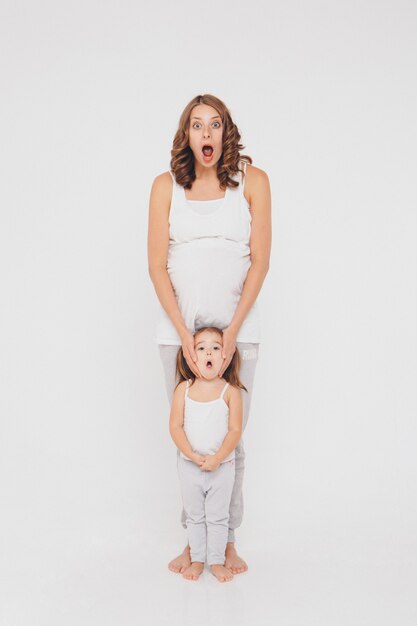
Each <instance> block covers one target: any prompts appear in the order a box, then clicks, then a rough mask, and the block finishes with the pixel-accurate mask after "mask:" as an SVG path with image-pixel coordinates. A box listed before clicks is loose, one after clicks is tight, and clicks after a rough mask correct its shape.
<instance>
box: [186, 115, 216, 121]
mask: <svg viewBox="0 0 417 626" xmlns="http://www.w3.org/2000/svg"><path fill="white" fill-rule="evenodd" d="M217 117H218V118H219V119H221V118H220V115H213V117H211V118H210V119H211V120H214V119H216V118H217ZM191 119H192V120H201V119H202V118H201V117H196V116H195V115H193V117H192V118H191Z"/></svg>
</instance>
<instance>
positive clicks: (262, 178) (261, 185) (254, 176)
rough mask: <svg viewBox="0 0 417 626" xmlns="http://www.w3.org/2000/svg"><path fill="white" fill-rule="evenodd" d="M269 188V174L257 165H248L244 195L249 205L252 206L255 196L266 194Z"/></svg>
mask: <svg viewBox="0 0 417 626" xmlns="http://www.w3.org/2000/svg"><path fill="white" fill-rule="evenodd" d="M268 188H269V178H268V174H267V173H266V172H265V171H264V170H262V169H261V168H260V167H256V166H255V165H250V164H249V163H248V164H247V165H246V176H245V182H244V194H245V198H246V200H247V201H248V203H249V205H252V201H253V199H254V197H255V194H259V192H260V193H265V192H267V190H268Z"/></svg>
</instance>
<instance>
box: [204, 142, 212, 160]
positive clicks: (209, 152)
mask: <svg viewBox="0 0 417 626" xmlns="http://www.w3.org/2000/svg"><path fill="white" fill-rule="evenodd" d="M202 151H203V155H204V156H205V157H206V158H207V159H209V158H210V157H211V156H213V147H212V146H210V145H208V144H207V145H205V146H203V147H202Z"/></svg>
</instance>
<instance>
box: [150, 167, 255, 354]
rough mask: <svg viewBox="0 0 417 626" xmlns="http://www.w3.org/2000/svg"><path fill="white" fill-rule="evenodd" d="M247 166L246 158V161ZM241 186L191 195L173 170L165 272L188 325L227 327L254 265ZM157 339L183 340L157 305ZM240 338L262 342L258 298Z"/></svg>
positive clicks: (164, 341)
mask: <svg viewBox="0 0 417 626" xmlns="http://www.w3.org/2000/svg"><path fill="white" fill-rule="evenodd" d="M242 164H243V166H244V171H245V172H246V170H245V165H246V164H245V163H244V162H242ZM238 175H239V176H240V174H239V173H238V174H237V175H235V176H234V177H233V178H234V179H235V180H239V182H240V184H239V187H236V188H234V189H231V188H229V187H227V188H226V194H225V196H224V197H223V198H220V199H217V200H187V198H186V196H185V189H184V187H181V185H178V183H177V182H176V181H175V177H174V176H173V175H172V173H171V176H172V179H173V187H172V200H171V208H170V213H169V247H168V258H167V271H168V274H169V277H170V280H171V284H172V286H173V289H174V293H175V296H176V298H177V302H178V306H179V309H180V311H181V315H182V317H183V319H184V321H185V324H186V326H187V328H188V330H189V331H190V332H192V333H194V332H195V331H196V330H198V329H199V328H202V327H203V326H216V327H218V328H220V329H221V330H223V329H224V328H226V327H227V326H228V325H229V324H230V322H231V321H232V318H233V315H234V312H235V310H236V307H237V304H238V302H239V299H240V296H241V293H242V289H243V285H244V282H245V280H246V275H247V273H248V270H249V268H250V265H251V258H250V246H249V243H250V234H251V221H252V217H251V214H250V210H249V204H248V202H247V200H246V198H245V196H244V194H243V189H244V187H243V183H244V178H243V177H242V179H240V178H239V179H238V177H237V176H238ZM159 310H160V313H159V321H158V323H157V331H156V340H157V343H159V344H171V345H181V339H180V337H179V335H178V333H177V331H176V329H175V326H174V325H173V323H172V322H171V320H170V319H169V316H168V315H167V313H166V312H165V311H164V309H163V308H162V306H161V305H160V304H159ZM237 341H241V342H250V343H259V341H260V321H259V312H258V307H257V303H256V302H255V304H254V305H253V306H252V308H251V309H250V311H249V312H248V314H247V316H246V318H245V320H244V322H243V324H242V326H241V327H240V330H239V332H238V335H237Z"/></svg>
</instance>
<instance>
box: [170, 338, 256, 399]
mask: <svg viewBox="0 0 417 626" xmlns="http://www.w3.org/2000/svg"><path fill="white" fill-rule="evenodd" d="M203 330H208V331H210V332H212V333H217V334H218V335H220V337H223V331H222V330H220V328H216V327H215V326H205V327H204V328H199V329H198V330H197V331H196V332H195V334H194V339H195V338H196V337H197V335H199V334H200V333H202V332H203ZM239 370H240V354H239V349H238V348H236V350H235V353H234V355H233V357H232V360H231V361H230V363H229V365H228V368H227V369H226V370H225V371H224V373H223V378H224V379H225V380H227V382H228V383H230V384H231V385H232V386H233V387H239V388H240V389H244V390H245V391H247V389H246V387H245V385H243V383H242V381H241V380H240V378H239ZM176 376H177V380H178V382H177V384H176V386H175V388H177V387H178V385H179V384H180V383H182V382H183V381H184V380H190V379H191V385H193V384H194V381H195V379H196V375H195V374H194V372H192V371H191V370H190V368H189V367H188V363H187V361H186V360H185V357H184V353H183V351H182V347H181V348H180V349H179V350H178V354H177V362H176Z"/></svg>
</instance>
